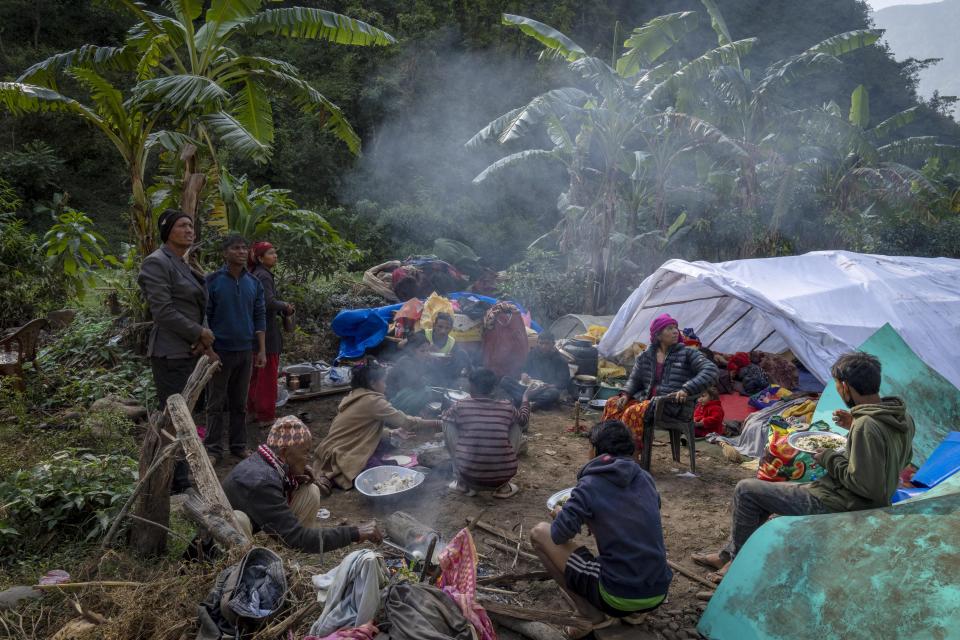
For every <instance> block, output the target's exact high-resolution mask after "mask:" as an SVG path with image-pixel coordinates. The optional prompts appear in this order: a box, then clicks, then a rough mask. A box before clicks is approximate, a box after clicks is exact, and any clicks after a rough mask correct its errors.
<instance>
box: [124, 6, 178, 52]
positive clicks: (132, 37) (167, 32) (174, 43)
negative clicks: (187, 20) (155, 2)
mask: <svg viewBox="0 0 960 640" xmlns="http://www.w3.org/2000/svg"><path fill="white" fill-rule="evenodd" d="M141 14H142V16H143V18H141V19H145V21H144V22H141V23H139V24H136V25H134V26H133V27H131V28H130V30H129V31H128V32H127V37H126V40H125V42H126V44H127V45H128V46H131V47H134V48H136V49H138V50H140V51H143V50H145V49H146V48H147V47H148V46H149V45H150V43H151V42H153V40H154V39H155V38H157V37H158V36H166V37H167V38H168V42H169V44H170V46H171V47H172V48H174V49H175V48H177V47H181V46H183V44H184V43H185V42H186V41H187V30H186V27H184V25H183V23H181V22H180V21H179V20H177V19H176V18H171V17H170V16H165V15H162V14H159V13H153V12H152V11H142V12H141ZM138 15H140V14H138ZM168 51H169V50H168Z"/></svg>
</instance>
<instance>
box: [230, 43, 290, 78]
mask: <svg viewBox="0 0 960 640" xmlns="http://www.w3.org/2000/svg"><path fill="white" fill-rule="evenodd" d="M224 49H226V48H224ZM213 64H214V66H215V69H214V70H213V71H212V76H213V77H219V76H222V75H224V74H226V73H229V72H233V71H237V70H260V71H278V72H280V73H285V74H287V75H291V76H299V75H300V70H299V69H297V68H296V67H295V66H294V65H292V64H290V63H289V62H286V61H284V60H277V59H276V58H265V57H263V56H241V55H236V54H234V53H233V52H229V53H228V52H227V51H226V50H225V51H224V52H223V55H221V56H219V57H218V58H217V59H215V60H214V61H213Z"/></svg>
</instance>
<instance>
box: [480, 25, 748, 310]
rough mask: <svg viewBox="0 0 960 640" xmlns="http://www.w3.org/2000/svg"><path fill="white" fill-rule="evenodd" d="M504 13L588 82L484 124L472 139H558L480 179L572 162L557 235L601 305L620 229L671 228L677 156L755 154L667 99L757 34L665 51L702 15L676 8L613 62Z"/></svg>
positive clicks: (640, 31) (611, 284)
mask: <svg viewBox="0 0 960 640" xmlns="http://www.w3.org/2000/svg"><path fill="white" fill-rule="evenodd" d="M503 23H504V24H506V25H511V26H516V27H519V28H520V29H521V31H523V32H524V33H525V34H527V35H530V36H531V37H533V38H535V39H536V40H537V41H539V42H540V43H541V44H543V45H544V48H545V54H546V55H547V56H548V57H552V58H559V59H563V60H565V61H566V62H567V64H568V66H569V69H570V70H571V71H572V72H573V73H575V74H576V75H578V76H580V77H581V78H583V79H584V80H585V81H586V84H587V85H589V90H587V91H584V90H583V89H580V88H575V87H566V88H561V89H554V90H552V91H549V92H547V93H544V94H542V95H540V96H537V97H536V98H534V99H533V100H531V101H530V102H529V103H528V104H526V105H525V106H522V107H519V108H517V109H514V110H512V111H510V112H508V113H506V114H504V115H502V116H500V117H499V118H497V119H495V120H494V121H492V122H491V123H490V124H488V125H487V126H486V127H484V128H483V129H482V130H481V131H479V132H478V133H477V134H476V135H475V136H474V137H473V138H471V139H470V140H469V141H468V142H467V143H466V146H467V148H471V149H473V148H478V147H480V146H481V145H483V144H486V143H494V142H495V143H498V144H500V145H511V146H514V145H517V144H521V143H523V142H524V141H527V140H529V139H530V138H531V137H532V136H531V134H535V133H540V132H543V131H545V132H546V134H547V136H548V137H549V139H550V141H551V143H552V148H549V149H542V148H541V149H524V150H521V151H516V152H514V153H511V154H509V155H507V156H505V157H503V158H501V159H500V160H497V161H496V162H494V163H492V164H491V165H490V166H488V167H487V168H486V169H485V170H484V171H482V172H481V173H480V174H479V175H478V176H477V177H476V178H475V179H474V182H475V183H482V182H484V181H485V180H487V179H488V178H489V177H491V176H493V175H495V174H497V173H500V172H503V171H505V170H509V169H511V168H513V167H515V166H517V165H518V164H521V163H524V162H528V161H531V160H550V161H557V162H560V163H562V164H563V165H564V166H565V167H566V169H567V172H568V175H569V178H570V183H569V189H568V190H567V192H566V193H565V194H563V196H562V197H561V200H560V206H559V209H560V212H561V219H560V222H559V224H558V228H557V229H556V230H555V233H553V234H551V235H552V237H554V238H556V239H557V240H558V243H559V245H560V248H561V249H563V250H564V251H567V252H571V253H573V254H575V255H577V256H578V257H579V258H580V259H582V260H584V261H586V262H588V263H589V264H590V270H591V275H592V277H591V284H590V289H589V291H588V292H587V293H586V296H585V307H587V308H588V309H595V308H596V307H598V306H602V305H603V304H604V303H605V301H606V299H607V298H608V297H609V293H610V292H611V291H612V290H613V288H615V281H616V277H615V274H614V273H613V271H614V270H615V269H616V268H617V265H623V264H626V263H624V262H623V261H622V260H620V257H621V256H619V255H615V252H613V251H612V248H611V238H612V237H613V234H614V233H615V232H617V233H622V234H625V235H627V236H629V237H633V236H636V235H637V233H638V231H639V229H638V227H639V221H640V220H642V219H645V220H646V221H648V222H649V223H652V225H653V226H654V227H655V228H656V229H658V230H659V231H661V232H666V231H667V229H668V227H669V225H670V221H669V220H668V219H667V198H666V194H667V191H668V190H669V183H670V179H671V178H670V176H671V174H672V171H673V168H674V165H675V163H677V162H678V160H679V158H681V157H682V156H684V155H686V154H689V153H691V152H693V151H695V150H701V151H703V152H705V153H707V154H708V155H710V156H712V157H716V158H717V160H718V161H719V162H731V161H732V162H737V161H741V160H744V159H746V158H747V157H748V154H747V153H746V152H745V151H744V150H743V149H741V148H740V147H739V146H738V145H737V144H736V143H735V142H734V141H733V140H731V139H730V138H729V137H727V136H725V135H724V134H723V133H722V132H721V131H719V130H718V129H717V128H716V127H714V126H712V125H711V124H710V123H708V122H705V121H703V120H702V119H699V118H695V117H692V116H689V115H687V114H683V113H680V112H678V111H676V110H675V109H674V108H673V107H672V105H670V104H668V102H669V100H670V99H671V98H673V97H675V96H676V94H677V92H678V91H679V90H682V89H683V88H685V87H687V86H690V83H692V82H695V81H696V80H698V79H700V78H702V77H704V75H705V74H707V73H708V72H709V71H710V69H712V68H715V67H716V66H718V65H720V64H723V63H724V62H731V61H733V60H734V59H735V58H737V59H738V57H739V55H742V54H743V53H745V52H746V51H748V50H749V47H750V45H751V44H752V41H740V42H734V43H728V44H725V45H722V46H721V47H718V48H717V49H714V50H711V51H709V52H707V53H705V54H704V55H703V56H700V57H698V58H695V59H693V60H689V61H687V60H682V59H676V58H671V59H667V60H666V61H663V59H664V58H665V57H666V55H667V54H668V53H669V52H670V51H671V49H672V48H673V47H674V45H676V44H677V43H678V42H680V41H681V40H682V39H683V37H684V36H685V35H686V34H688V33H690V32H692V31H693V30H694V29H695V28H696V26H697V24H698V17H697V14H695V13H693V12H680V13H674V14H669V15H665V16H660V17H658V18H655V19H653V20H651V21H649V22H647V23H646V24H644V25H643V26H641V27H639V28H637V29H635V30H634V31H633V32H632V34H631V35H630V37H629V38H628V39H627V40H626V42H625V43H624V45H625V52H624V53H623V54H622V55H621V57H620V58H619V60H618V61H617V62H616V63H615V67H612V66H610V65H608V64H607V63H606V62H604V61H602V60H600V59H598V58H595V57H591V56H588V55H586V53H585V51H584V49H583V47H581V46H580V45H578V44H577V43H575V42H574V41H573V40H571V39H570V38H569V37H567V36H565V35H564V34H562V33H560V32H558V31H557V30H556V29H553V28H552V27H550V26H549V25H545V24H543V23H540V22H537V21H535V20H531V19H530V18H525V17H522V16H514V15H509V14H506V15H504V16H503ZM620 244H621V245H622V243H620Z"/></svg>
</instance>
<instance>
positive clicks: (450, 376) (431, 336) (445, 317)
mask: <svg viewBox="0 0 960 640" xmlns="http://www.w3.org/2000/svg"><path fill="white" fill-rule="evenodd" d="M452 331H453V316H451V315H450V314H449V313H446V312H444V311H441V312H439V313H438V314H436V315H435V316H433V326H432V327H431V328H429V329H424V330H423V335H424V336H425V337H426V339H427V342H428V343H430V351H431V353H433V354H437V356H439V357H436V362H434V363H433V366H431V367H429V368H428V370H427V379H428V382H430V383H431V384H436V385H439V386H443V387H448V386H450V382H451V381H453V380H456V379H457V378H459V377H460V376H462V375H464V374H465V373H469V369H470V357H469V356H468V355H467V353H466V351H464V350H463V349H462V348H460V347H459V346H457V341H456V339H455V338H454V337H453V336H451V335H450V332H452Z"/></svg>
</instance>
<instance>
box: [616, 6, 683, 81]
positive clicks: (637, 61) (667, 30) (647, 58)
mask: <svg viewBox="0 0 960 640" xmlns="http://www.w3.org/2000/svg"><path fill="white" fill-rule="evenodd" d="M699 24H700V19H699V17H698V16H697V14H696V13H695V12H693V11H683V12H679V13H669V14H667V15H663V16H659V17H657V18H654V19H653V20H650V21H649V22H647V23H646V24H645V25H643V26H642V27H638V28H636V29H634V30H633V33H632V34H631V35H630V37H629V38H627V40H626V42H624V43H623V46H624V47H626V48H627V52H626V53H625V54H623V55H622V56H621V57H620V59H619V60H617V73H619V74H620V75H621V76H622V77H624V78H629V77H632V76H635V75H637V74H638V73H640V69H641V68H642V67H649V66H650V65H652V64H653V63H654V62H656V60H657V59H658V58H660V56H662V55H663V54H665V53H666V52H667V51H669V50H670V49H671V48H673V45H675V44H676V43H678V42H680V40H681V39H683V37H684V36H685V35H687V34H688V33H690V32H691V31H693V30H694V29H696V28H697V26H698V25H699Z"/></svg>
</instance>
